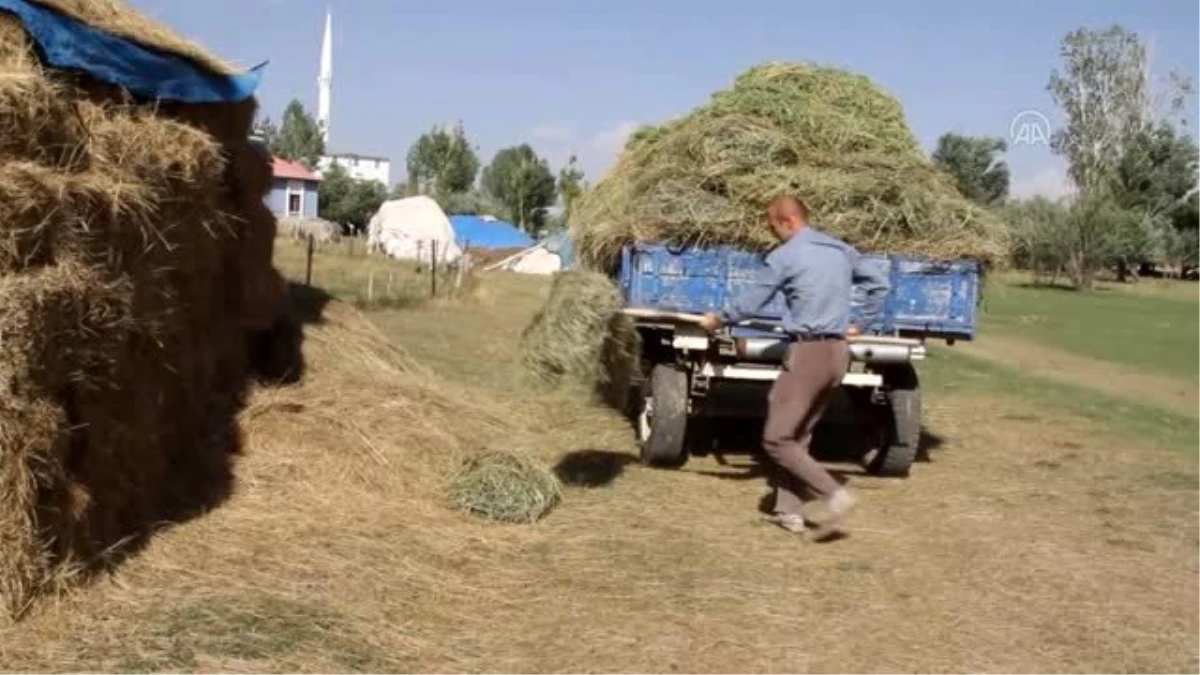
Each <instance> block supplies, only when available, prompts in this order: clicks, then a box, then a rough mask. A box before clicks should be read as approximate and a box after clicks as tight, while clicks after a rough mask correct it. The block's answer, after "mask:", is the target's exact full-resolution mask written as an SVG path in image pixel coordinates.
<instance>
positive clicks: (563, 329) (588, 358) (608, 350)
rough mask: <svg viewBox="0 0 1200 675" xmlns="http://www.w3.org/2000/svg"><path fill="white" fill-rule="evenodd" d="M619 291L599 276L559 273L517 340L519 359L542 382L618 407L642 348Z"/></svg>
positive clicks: (634, 373)
mask: <svg viewBox="0 0 1200 675" xmlns="http://www.w3.org/2000/svg"><path fill="white" fill-rule="evenodd" d="M621 305H622V303H621V293H620V291H619V290H618V289H617V287H616V286H615V285H614V284H613V282H612V281H611V280H610V279H609V278H608V277H606V276H604V275H603V274H600V273H598V272H592V271H587V270H571V271H567V272H560V273H559V274H558V275H557V276H556V277H555V278H554V283H553V284H552V285H551V287H550V296H549V297H548V298H547V300H546V305H545V307H543V308H542V310H541V311H540V312H538V314H537V315H536V316H534V318H533V321H532V322H531V323H530V324H529V326H528V327H527V328H526V329H525V332H524V334H523V335H522V336H521V357H522V360H523V361H524V363H525V366H526V368H528V369H529V370H530V371H531V372H532V373H533V374H534V375H535V376H536V377H537V378H538V379H539V380H540V381H541V382H543V383H544V384H547V385H549V386H551V387H555V388H565V389H576V390H582V391H584V392H585V393H593V394H596V395H598V396H600V397H601V398H602V399H604V400H605V401H607V402H608V403H610V404H612V405H614V406H616V407H618V408H622V407H624V405H625V403H626V398H627V397H628V395H629V392H630V389H631V388H632V387H633V386H634V385H635V384H636V378H637V372H638V358H639V354H640V348H639V343H638V335H637V332H636V331H635V330H634V328H633V325H632V324H631V323H630V321H629V319H628V317H626V316H625V315H624V314H621V313H620V311H619V310H620V309H621Z"/></svg>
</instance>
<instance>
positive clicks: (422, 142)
mask: <svg viewBox="0 0 1200 675" xmlns="http://www.w3.org/2000/svg"><path fill="white" fill-rule="evenodd" d="M407 165H408V182H409V188H408V192H409V193H410V194H429V195H433V196H435V197H436V196H438V195H442V196H443V197H445V196H448V195H451V194H455V193H460V192H467V191H469V190H470V189H471V187H472V186H473V185H474V184H475V176H476V175H477V174H478V173H479V156H478V155H477V154H476V152H475V150H474V148H472V147H471V144H470V142H468V140H467V136H466V132H465V131H464V130H463V125H462V122H459V123H458V124H456V125H454V128H453V129H451V130H449V131H447V130H446V129H444V128H436V127H435V128H434V129H432V130H430V131H429V132H428V133H426V134H422V136H421V137H420V138H418V139H417V141H416V143H413V144H412V147H410V148H409V149H408V157H407Z"/></svg>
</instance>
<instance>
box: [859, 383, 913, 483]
mask: <svg viewBox="0 0 1200 675" xmlns="http://www.w3.org/2000/svg"><path fill="white" fill-rule="evenodd" d="M884 382H885V385H886V386H887V387H888V392H887V405H886V406H883V410H881V411H880V412H881V413H882V416H883V418H884V419H883V430H884V434H883V436H884V437H883V439H882V440H883V443H882V447H881V448H880V449H879V451H878V452H877V453H875V456H874V457H872V458H871V462H870V464H868V466H867V470H868V471H869V472H870V473H872V474H875V475H878V476H895V477H904V476H907V475H908V473H909V471H910V470H911V468H912V464H913V462H914V461H916V460H917V459H918V454H919V452H920V444H921V389H920V385H919V383H918V381H917V372H916V370H915V369H914V368H913V367H912V366H911V365H905V366H900V367H897V368H895V369H892V370H890V372H887V373H885V375H884Z"/></svg>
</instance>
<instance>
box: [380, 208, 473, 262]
mask: <svg viewBox="0 0 1200 675" xmlns="http://www.w3.org/2000/svg"><path fill="white" fill-rule="evenodd" d="M435 243H436V249H437V262H438V263H449V262H457V261H458V259H459V258H461V257H462V249H460V248H459V247H458V244H456V243H455V241H454V227H453V226H451V225H450V219H449V218H447V217H446V214H445V213H444V212H443V211H442V209H441V207H440V206H438V204H437V202H435V201H433V200H432V199H430V198H429V197H426V196H424V195H420V196H417V197H408V198H406V199H393V200H391V201H387V202H384V203H383V206H380V207H379V211H378V212H377V213H376V214H375V215H374V216H373V217H372V218H371V222H370V223H369V224H368V225H367V247H368V249H369V250H370V251H372V252H375V251H379V252H383V253H385V254H387V255H388V256H390V257H392V258H396V259H398V260H416V261H419V262H423V263H428V262H429V261H430V258H431V256H432V254H433V251H434V248H435V246H434V244H435Z"/></svg>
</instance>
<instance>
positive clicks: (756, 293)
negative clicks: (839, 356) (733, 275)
mask: <svg viewBox="0 0 1200 675" xmlns="http://www.w3.org/2000/svg"><path fill="white" fill-rule="evenodd" d="M855 285H858V286H859V287H860V288H862V289H863V291H864V292H865V294H866V300H865V302H864V304H863V308H862V320H861V325H860V326H858V328H859V329H860V330H862V331H864V332H865V331H866V330H867V329H868V328H870V326H871V324H872V323H874V322H875V321H876V320H877V319H878V318H879V315H880V313H882V312H883V303H884V300H885V299H886V298H887V293H888V290H889V288H888V279H887V276H886V275H885V274H884V273H883V271H882V270H879V269H876V268H875V266H874V265H872V264H870V262H868V260H867V259H865V258H863V257H862V256H861V255H859V253H858V251H856V250H854V247H852V246H850V245H849V244H847V243H845V242H844V241H841V240H840V239H835V238H834V237H831V236H829V235H827V234H825V233H823V232H820V231H818V230H816V229H814V228H812V227H805V228H803V229H802V230H800V231H799V232H797V233H796V234H794V235H792V237H791V238H790V239H788V240H787V241H786V242H784V243H783V244H782V245H781V246H779V247H778V248H776V249H775V250H774V251H772V252H771V253H770V254H769V255H767V265H766V267H765V268H764V269H763V271H762V273H761V274H760V275H759V278H758V279H757V280H756V281H755V282H754V283H753V285H751V286H750V287H749V288H747V289H746V290H745V291H744V292H743V293H742V294H741V295H740V296H739V297H737V298H735V299H734V300H733V301H732V302H731V303H730V306H729V307H728V308H726V309H725V310H724V311H722V312H721V320H722V321H723V322H724V323H725V324H727V325H728V324H733V323H738V322H739V321H744V320H746V319H748V318H751V317H753V316H754V315H755V314H757V313H758V312H759V311H761V310H762V308H763V307H764V306H765V305H766V304H767V303H768V302H770V300H771V298H772V297H773V296H774V295H775V293H776V292H780V293H782V294H783V298H784V300H785V302H786V304H787V312H786V313H785V314H784V317H783V328H784V330H785V331H787V332H788V333H789V334H791V335H805V334H832V335H845V334H846V330H847V329H848V328H849V326H850V301H851V293H852V291H853V288H854V286H855Z"/></svg>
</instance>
